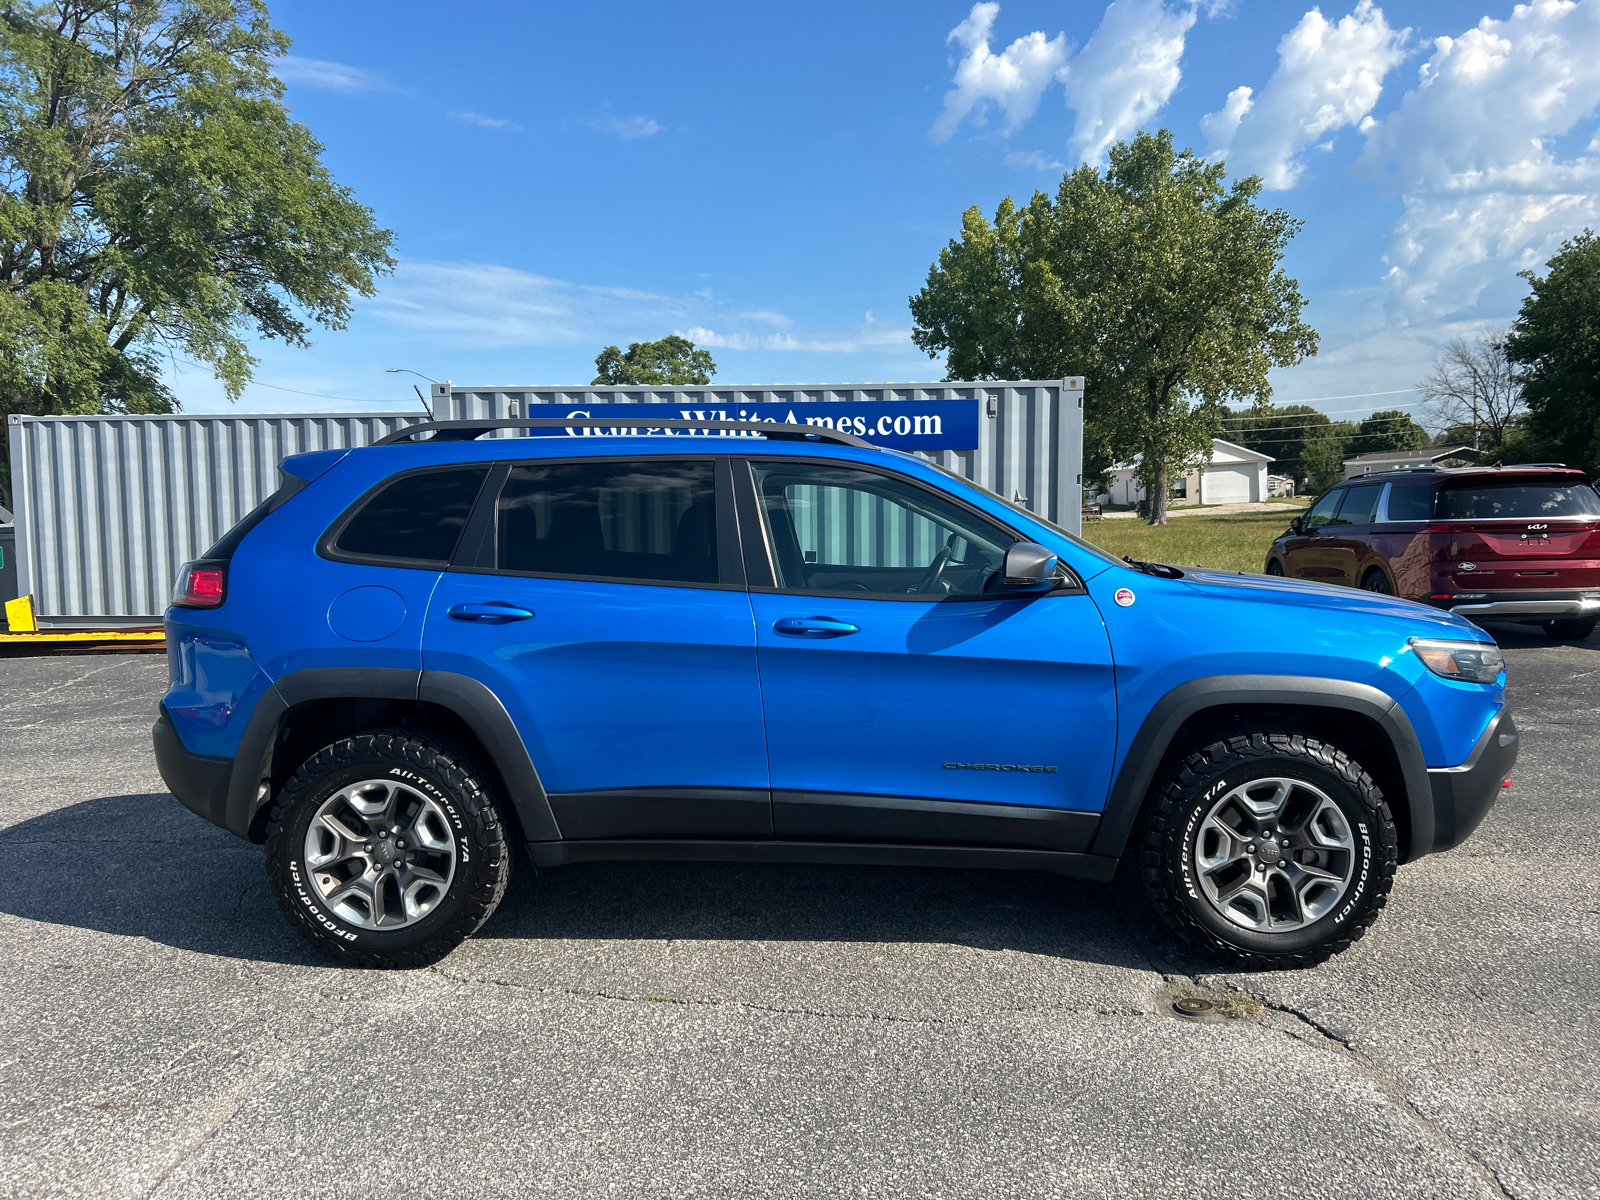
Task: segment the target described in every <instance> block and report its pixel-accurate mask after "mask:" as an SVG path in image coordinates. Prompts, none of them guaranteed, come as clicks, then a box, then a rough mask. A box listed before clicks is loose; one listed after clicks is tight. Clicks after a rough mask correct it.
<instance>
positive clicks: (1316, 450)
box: [1299, 421, 1354, 496]
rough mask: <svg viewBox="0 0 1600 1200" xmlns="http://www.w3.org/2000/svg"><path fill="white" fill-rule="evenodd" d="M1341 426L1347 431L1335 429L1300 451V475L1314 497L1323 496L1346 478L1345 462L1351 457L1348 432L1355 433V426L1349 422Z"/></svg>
mask: <svg viewBox="0 0 1600 1200" xmlns="http://www.w3.org/2000/svg"><path fill="white" fill-rule="evenodd" d="M1339 424H1340V425H1342V426H1345V429H1343V430H1341V429H1338V428H1337V427H1335V428H1334V429H1332V430H1330V432H1329V433H1328V434H1327V435H1326V436H1325V437H1319V438H1317V439H1316V440H1315V441H1312V442H1307V443H1306V445H1305V448H1304V449H1303V450H1301V451H1300V462H1299V467H1300V475H1301V477H1302V478H1303V479H1304V480H1305V486H1306V488H1307V490H1308V491H1310V493H1311V494H1312V495H1313V496H1320V495H1322V493H1323V492H1325V491H1327V490H1328V489H1329V488H1331V487H1332V486H1333V485H1334V484H1336V483H1338V482H1339V480H1341V479H1343V478H1344V460H1345V459H1346V458H1347V457H1348V456H1349V452H1348V450H1347V449H1346V447H1347V446H1348V444H1349V443H1348V432H1353V430H1354V426H1352V425H1351V424H1350V422H1348V421H1341V422H1339Z"/></svg>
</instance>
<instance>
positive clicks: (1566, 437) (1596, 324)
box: [1505, 229, 1600, 472]
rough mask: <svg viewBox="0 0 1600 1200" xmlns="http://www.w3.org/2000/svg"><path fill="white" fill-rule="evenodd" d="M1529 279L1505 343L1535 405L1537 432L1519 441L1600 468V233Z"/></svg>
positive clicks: (1531, 415)
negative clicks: (1524, 298)
mask: <svg viewBox="0 0 1600 1200" xmlns="http://www.w3.org/2000/svg"><path fill="white" fill-rule="evenodd" d="M1522 277H1523V278H1524V279H1526V280H1527V281H1528V283H1529V285H1530V286H1531V287H1532V289H1533V292H1532V294H1531V295H1530V296H1529V297H1528V298H1527V299H1526V300H1524V301H1523V302H1522V309H1521V311H1520V312H1519V313H1518V314H1517V319H1516V321H1515V323H1513V325H1512V326H1511V336H1510V337H1509V338H1507V339H1506V347H1505V351H1506V357H1507V358H1508V359H1509V360H1510V361H1511V362H1512V363H1514V364H1516V365H1517V366H1519V367H1520V368H1521V381H1522V394H1523V399H1524V400H1525V401H1526V402H1527V405H1528V420H1527V433H1528V434H1529V435H1531V436H1530V437H1527V438H1525V439H1518V441H1519V442H1526V443H1527V444H1528V447H1529V448H1530V449H1532V448H1534V447H1538V448H1542V449H1544V451H1545V453H1546V454H1548V455H1550V456H1552V457H1554V458H1555V459H1557V460H1560V461H1562V462H1567V463H1570V464H1572V465H1573V466H1577V467H1582V468H1583V469H1584V470H1586V471H1590V472H1594V471H1600V239H1597V238H1596V237H1595V235H1594V233H1593V232H1592V231H1591V230H1587V229H1586V230H1584V231H1583V233H1581V234H1579V235H1578V236H1577V237H1575V238H1573V239H1571V240H1570V241H1568V242H1566V243H1564V244H1563V245H1562V247H1561V249H1560V250H1559V251H1557V252H1556V255H1555V257H1554V258H1552V259H1551V260H1550V261H1549V262H1548V263H1546V264H1545V274H1544V275H1543V276H1539V275H1536V274H1534V273H1533V272H1532V271H1524V272H1522ZM1509 440H1511V439H1508V441H1509ZM1518 448H1519V449H1520V448H1521V446H1520V445H1519V447H1518ZM1518 457H1521V455H1518ZM1508 461H1509V460H1508Z"/></svg>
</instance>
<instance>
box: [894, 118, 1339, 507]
mask: <svg viewBox="0 0 1600 1200" xmlns="http://www.w3.org/2000/svg"><path fill="white" fill-rule="evenodd" d="M1224 171H1225V168H1224V167H1223V165H1222V164H1221V163H1212V162H1206V161H1204V160H1203V159H1200V158H1198V157H1196V156H1195V155H1194V154H1193V153H1192V152H1191V151H1187V150H1185V151H1183V152H1182V153H1176V152H1174V150H1173V148H1172V134H1171V132H1170V131H1168V130H1162V131H1161V132H1160V133H1158V134H1154V135H1151V134H1148V133H1140V134H1138V135H1137V136H1136V137H1135V138H1134V139H1133V140H1132V141H1131V142H1122V143H1118V144H1117V145H1116V146H1114V147H1112V149H1111V161H1110V165H1109V166H1108V167H1107V169H1106V172H1105V175H1104V176H1102V175H1101V174H1100V172H1099V171H1098V170H1096V169H1095V168H1094V167H1092V166H1082V167H1079V168H1078V169H1076V170H1074V171H1072V172H1069V173H1068V174H1067V175H1066V176H1064V177H1063V178H1062V181H1061V185H1060V187H1059V188H1058V189H1057V191H1056V195H1055V199H1054V200H1053V201H1052V200H1051V198H1050V197H1049V196H1046V195H1045V194H1044V193H1042V192H1039V193H1035V194H1034V197H1033V199H1032V200H1031V201H1030V202H1029V203H1028V205H1027V206H1026V207H1025V208H1022V209H1018V208H1017V207H1016V204H1015V203H1014V202H1013V201H1012V200H1011V199H1010V198H1009V197H1008V198H1007V199H1005V200H1004V201H1002V202H1001V204H1000V207H999V209H998V210H997V211H996V213H995V217H994V222H993V223H992V224H991V223H990V222H988V221H986V220H985V219H984V218H983V214H982V213H981V212H980V211H979V210H978V209H977V208H976V207H974V208H969V209H968V210H967V211H966V212H965V213H964V214H962V221H961V237H960V239H959V240H953V241H951V242H950V243H949V245H947V246H946V247H945V248H944V249H943V250H941V251H940V252H939V259H938V261H937V262H936V263H934V264H933V266H932V267H930V268H929V271H928V279H927V283H926V284H925V285H924V286H923V288H922V290H921V291H920V292H919V293H918V294H917V295H915V296H913V297H912V298H911V315H912V318H913V321H914V324H915V328H914V330H913V332H912V335H911V336H912V340H914V341H915V342H916V343H917V345H918V346H920V347H922V349H923V350H925V351H927V352H928V354H929V355H930V356H933V355H937V354H939V353H940V352H944V353H945V354H946V368H947V375H946V377H947V378H951V379H994V378H1012V379H1053V378H1059V377H1061V376H1063V375H1082V376H1083V377H1084V378H1085V380H1086V384H1085V386H1086V395H1087V396H1088V398H1089V405H1090V408H1089V411H1088V413H1087V416H1088V427H1087V429H1086V431H1085V446H1084V450H1085V459H1086V460H1087V464H1088V465H1090V469H1091V470H1092V464H1094V463H1095V462H1096V461H1098V460H1109V459H1111V458H1113V457H1119V458H1131V457H1133V456H1135V455H1137V456H1139V458H1140V479H1141V483H1142V484H1143V486H1144V491H1145V494H1146V495H1147V496H1149V497H1150V498H1151V506H1150V523H1151V524H1153V525H1161V524H1165V523H1166V506H1167V491H1168V489H1167V480H1168V478H1169V477H1170V476H1171V475H1173V474H1174V473H1181V472H1182V471H1183V470H1185V469H1186V468H1187V467H1189V466H1190V465H1192V464H1193V463H1194V462H1196V461H1200V460H1203V459H1204V458H1206V457H1208V456H1209V454H1210V449H1211V437H1212V435H1213V434H1214V433H1215V432H1216V430H1217V418H1218V414H1219V410H1220V405H1221V404H1222V403H1223V402H1224V401H1227V400H1229V399H1242V398H1251V399H1255V400H1264V399H1265V398H1266V397H1267V396H1268V395H1270V394H1271V389H1270V387H1269V386H1268V384H1267V371H1268V369H1269V368H1271V367H1275V366H1289V365H1291V364H1293V363H1297V362H1299V361H1300V360H1301V359H1302V358H1304V357H1305V356H1306V355H1309V354H1314V353H1315V352H1316V346H1317V335H1316V332H1315V331H1314V330H1312V329H1311V328H1310V327H1309V326H1307V325H1306V324H1305V323H1304V322H1302V321H1301V320H1300V311H1301V309H1302V308H1303V307H1304V305H1305V302H1304V301H1303V300H1302V299H1301V297H1300V291H1299V287H1298V286H1297V285H1296V283H1295V281H1294V280H1293V279H1291V278H1290V277H1289V276H1288V275H1287V274H1285V273H1284V272H1283V271H1282V270H1281V269H1280V266H1279V264H1280V262H1281V260H1282V258H1283V253H1284V248H1285V246H1286V245H1287V243H1288V241H1289V239H1290V238H1291V237H1293V236H1294V234H1295V233H1296V232H1297V231H1298V229H1299V227H1300V222H1298V221H1296V220H1295V219H1294V218H1292V217H1291V216H1290V215H1289V214H1288V213H1287V212H1285V211H1283V210H1282V209H1265V208H1261V207H1259V206H1258V205H1257V204H1256V203H1255V198H1256V197H1257V195H1259V194H1260V191H1261V181H1260V180H1259V179H1258V178H1256V177H1254V176H1251V177H1249V178H1247V179H1242V180H1236V181H1235V182H1234V183H1233V185H1232V186H1231V187H1226V186H1224V182H1223V176H1224Z"/></svg>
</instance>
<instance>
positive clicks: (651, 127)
mask: <svg viewBox="0 0 1600 1200" xmlns="http://www.w3.org/2000/svg"><path fill="white" fill-rule="evenodd" d="M589 124H590V126H591V127H592V128H594V129H598V130H599V131H600V132H601V133H608V134H610V135H611V136H612V137H614V138H619V139H621V140H622V141H624V142H631V141H633V140H634V139H635V138H647V137H655V135H656V134H658V133H660V132H661V130H662V129H663V128H664V126H663V125H661V123H660V122H658V121H656V120H654V119H653V118H651V117H610V116H606V117H596V118H595V119H594V120H593V121H591V122H590V123H589Z"/></svg>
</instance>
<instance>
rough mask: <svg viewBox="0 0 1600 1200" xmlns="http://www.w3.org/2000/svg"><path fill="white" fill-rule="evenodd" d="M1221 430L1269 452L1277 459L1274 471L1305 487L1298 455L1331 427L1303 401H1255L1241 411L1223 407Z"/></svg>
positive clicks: (1323, 415)
mask: <svg viewBox="0 0 1600 1200" xmlns="http://www.w3.org/2000/svg"><path fill="white" fill-rule="evenodd" d="M1222 411H1223V416H1222V432H1221V434H1219V435H1218V436H1220V437H1224V438H1226V439H1227V440H1228V441H1230V442H1234V443H1236V444H1237V445H1240V446H1244V447H1245V448H1247V449H1250V450H1255V451H1257V452H1259V453H1261V454H1270V455H1272V457H1273V458H1275V459H1276V460H1277V463H1276V464H1275V466H1274V472H1275V473H1276V474H1283V475H1289V476H1290V477H1292V478H1293V479H1294V481H1295V486H1296V487H1298V488H1301V489H1302V490H1303V489H1304V488H1305V486H1306V483H1307V478H1308V477H1307V474H1306V472H1305V470H1304V468H1303V467H1302V465H1301V455H1302V454H1303V453H1304V451H1305V448H1306V447H1307V446H1309V445H1310V444H1311V443H1313V442H1316V441H1318V440H1321V439H1323V438H1325V437H1326V436H1327V434H1328V430H1329V429H1330V427H1331V426H1332V421H1331V420H1330V418H1329V417H1328V415H1327V414H1326V413H1322V412H1319V411H1317V410H1316V409H1314V408H1312V407H1310V406H1309V405H1305V404H1287V405H1283V406H1282V407H1279V406H1278V405H1275V404H1271V403H1267V404H1258V405H1257V406H1256V407H1255V408H1252V409H1249V410H1247V411H1245V412H1241V413H1234V412H1232V411H1230V410H1228V409H1226V408H1225V409H1223V410H1222Z"/></svg>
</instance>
